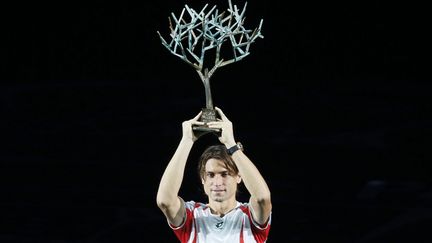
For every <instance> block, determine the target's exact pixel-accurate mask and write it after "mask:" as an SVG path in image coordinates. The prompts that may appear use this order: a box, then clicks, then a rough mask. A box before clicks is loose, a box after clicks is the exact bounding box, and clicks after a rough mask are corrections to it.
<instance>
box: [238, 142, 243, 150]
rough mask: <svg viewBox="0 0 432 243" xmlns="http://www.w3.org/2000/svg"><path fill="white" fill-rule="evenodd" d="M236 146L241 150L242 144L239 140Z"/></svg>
mask: <svg viewBox="0 0 432 243" xmlns="http://www.w3.org/2000/svg"><path fill="white" fill-rule="evenodd" d="M237 146H238V148H239V149H240V150H241V151H243V144H241V143H240V142H238V143H237Z"/></svg>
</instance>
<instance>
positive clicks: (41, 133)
mask: <svg viewBox="0 0 432 243" xmlns="http://www.w3.org/2000/svg"><path fill="white" fill-rule="evenodd" d="M216 3H217V5H218V9H220V10H223V9H226V8H227V2H225V1H212V2H209V4H210V6H213V5H214V4H216ZM234 3H235V4H237V5H238V6H239V7H242V6H243V3H244V2H238V1H235V2H234ZM184 4H188V5H189V6H190V7H192V8H195V9H200V8H202V6H203V5H204V4H205V2H204V1H186V2H185V1H183V2H182V1H171V2H170V1H163V2H157V3H156V2H140V3H128V2H121V3H120V2H118V3H110V4H108V3H107V2H99V3H96V2H93V3H85V4H78V3H75V2H71V3H61V4H60V3H57V4H52V3H50V4H45V3H43V2H42V3H41V2H37V3H33V4H31V5H20V4H19V3H18V4H15V5H13V6H3V7H2V9H1V12H2V14H1V26H2V29H1V33H2V34H1V39H2V42H3V44H2V45H1V49H0V50H1V53H0V60H1V63H0V64H1V70H2V72H1V75H0V77H1V80H2V85H1V89H0V92H1V93H0V99H1V100H0V109H1V110H0V112H1V119H0V126H1V142H2V145H1V148H0V151H1V153H0V162H1V164H0V166H1V168H0V178H1V184H0V193H1V200H0V206H1V213H0V223H1V225H0V242H56V243H60V242H68V243H72V242H74V243H77V242H150V241H154V242H175V241H176V239H175V237H174V234H173V233H172V232H171V230H170V229H169V228H168V226H167V224H166V221H165V218H164V217H163V215H162V213H161V212H160V211H159V210H158V209H157V207H156V204H155V196H156V191H157V187H158V183H159V179H160V177H161V175H162V173H163V170H164V168H165V166H166V164H167V163H168V161H169V159H170V158H171V155H172V154H173V153H174V151H175V149H176V146H177V144H178V142H179V141H180V137H181V122H182V121H184V120H186V119H190V118H192V117H193V116H195V115H196V114H197V113H198V112H199V110H200V109H201V108H202V107H203V106H204V105H205V99H204V97H205V96H204V89H203V86H202V84H201V81H200V79H199V76H198V74H197V73H196V72H195V71H194V70H193V69H192V68H191V67H190V66H188V65H187V64H185V63H184V62H182V61H181V60H180V59H178V58H177V57H175V56H173V55H171V54H170V53H169V52H168V51H167V50H166V49H165V48H164V47H163V46H162V45H161V43H160V40H159V39H158V36H157V34H156V31H157V30H159V31H160V32H161V33H162V35H164V36H168V19H167V17H168V16H169V14H170V12H171V11H172V12H174V13H175V14H176V15H178V14H179V13H180V11H181V9H182V8H183V6H184ZM246 16H247V18H246V21H245V26H246V27H247V28H249V29H252V28H254V27H256V26H258V23H259V20H260V19H261V18H262V19H264V24H263V30H262V34H263V35H264V39H258V40H257V41H256V42H255V43H254V44H253V45H252V46H251V55H250V56H248V57H246V58H245V59H244V60H242V61H240V62H237V63H234V64H231V65H228V66H226V67H223V68H220V69H218V71H217V72H216V73H215V75H214V76H213V77H212V92H213V99H214V103H215V104H216V106H218V107H221V108H222V109H223V110H224V112H225V114H226V115H227V116H228V117H229V118H230V120H231V121H233V124H234V129H235V135H236V138H237V140H238V141H241V142H242V143H243V145H244V146H245V152H246V154H247V155H248V156H249V157H250V158H251V159H252V160H253V161H254V163H255V164H256V165H257V167H258V168H259V169H260V171H261V172H262V174H263V176H264V177H265V179H266V180H267V182H268V184H269V187H270V189H271V191H272V199H273V221H272V229H271V232H270V237H269V240H268V242H318V241H320V242H362V243H363V242H431V241H432V238H431V236H430V234H429V233H428V232H427V231H428V229H429V228H430V225H432V224H431V223H432V222H431V221H432V210H431V205H432V202H431V200H432V192H431V166H430V162H431V157H432V156H431V155H430V153H431V152H430V144H431V143H430V139H431V135H432V127H431V115H430V110H431V102H430V94H431V91H432V89H431V86H432V85H431V83H430V75H429V69H430V60H429V59H430V52H429V46H430V38H428V32H430V26H429V24H428V23H427V20H428V15H427V8H426V7H425V6H421V5H418V4H415V3H409V4H408V3H403V4H402V3H395V2H393V3H391V4H390V3H387V2H384V1H373V2H349V3H336V2H331V3H329V2H326V1H321V2H319V3H315V2H306V1H296V2H283V1H280V2H276V1H259V2H256V1H254V2H252V1H249V2H248V7H247V11H246ZM217 142H218V140H217V138H216V137H214V136H212V135H206V136H205V137H203V138H202V139H200V140H198V142H197V143H196V144H195V146H194V148H193V151H192V152H191V156H190V161H189V163H188V166H187V170H186V171H185V179H184V181H183V186H182V189H181V192H180V194H181V196H182V197H183V198H185V199H186V200H191V199H194V200H205V197H204V196H203V193H202V189H201V185H200V183H199V181H198V179H197V175H196V172H195V167H196V160H197V157H198V155H199V153H200V152H201V151H202V149H204V148H205V147H206V146H207V145H210V144H212V143H217ZM247 197H248V196H247V193H246V192H245V189H244V188H243V194H242V195H241V196H240V199H241V200H247Z"/></svg>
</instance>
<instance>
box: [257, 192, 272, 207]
mask: <svg viewBox="0 0 432 243" xmlns="http://www.w3.org/2000/svg"><path fill="white" fill-rule="evenodd" d="M256 201H257V203H258V204H261V205H271V195H270V192H266V193H262V194H261V195H260V196H259V197H256Z"/></svg>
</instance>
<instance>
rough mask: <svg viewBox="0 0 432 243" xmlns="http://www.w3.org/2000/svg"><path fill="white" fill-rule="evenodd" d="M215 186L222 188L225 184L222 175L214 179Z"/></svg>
mask: <svg viewBox="0 0 432 243" xmlns="http://www.w3.org/2000/svg"><path fill="white" fill-rule="evenodd" d="M213 184H214V185H215V186H220V185H222V184H223V177H222V176H221V175H215V176H214V177H213Z"/></svg>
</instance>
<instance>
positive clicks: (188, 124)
mask: <svg viewBox="0 0 432 243" xmlns="http://www.w3.org/2000/svg"><path fill="white" fill-rule="evenodd" d="M201 114H202V111H200V113H198V115H196V116H195V117H194V118H192V119H190V120H187V121H184V122H183V123H182V129H183V139H187V140H191V141H192V142H195V141H196V140H197V139H198V137H197V136H195V134H194V132H193V129H192V126H193V125H204V124H205V123H204V122H200V121H198V119H199V118H200V117H201Z"/></svg>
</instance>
